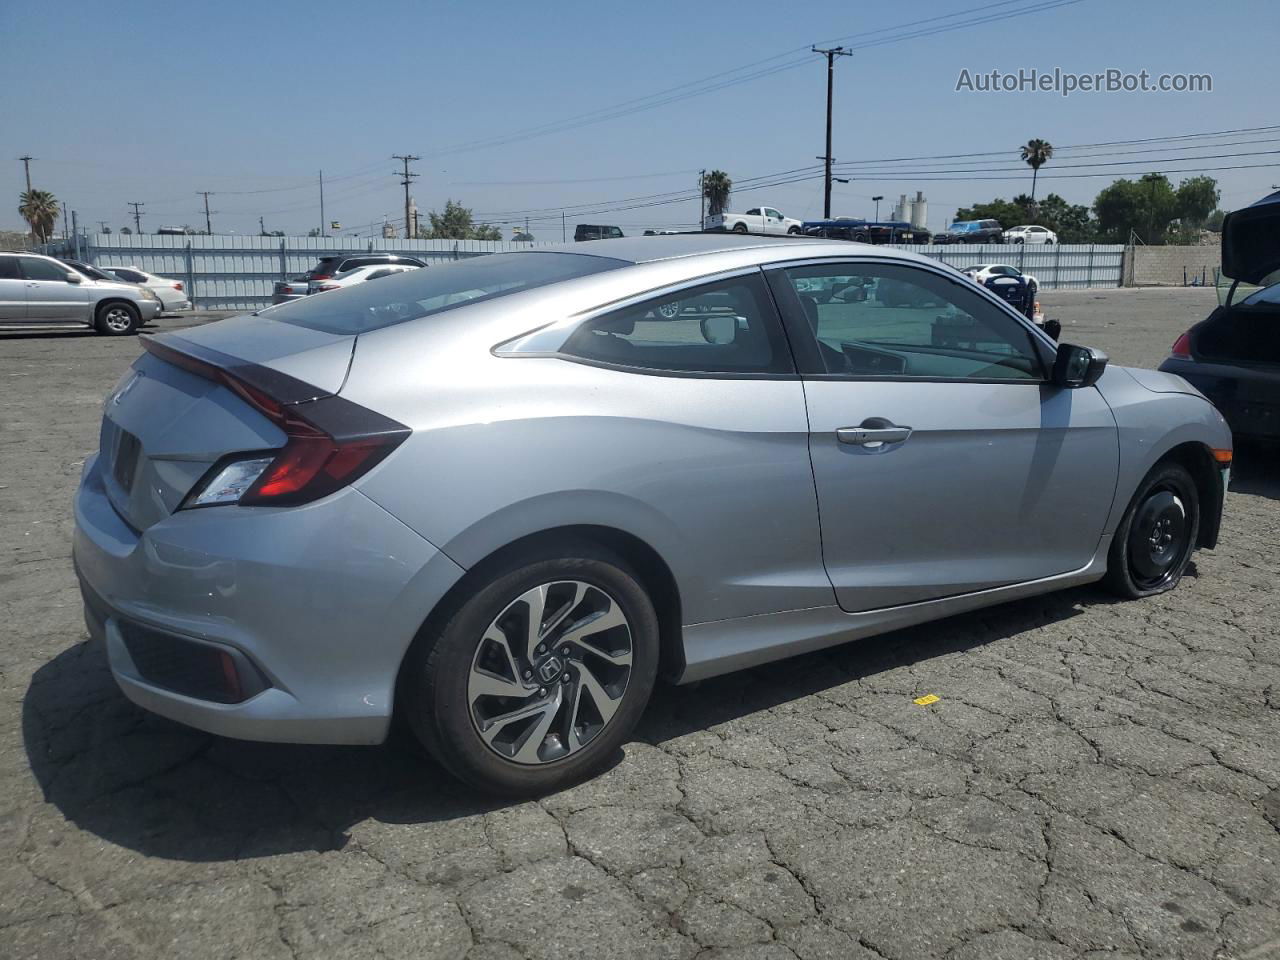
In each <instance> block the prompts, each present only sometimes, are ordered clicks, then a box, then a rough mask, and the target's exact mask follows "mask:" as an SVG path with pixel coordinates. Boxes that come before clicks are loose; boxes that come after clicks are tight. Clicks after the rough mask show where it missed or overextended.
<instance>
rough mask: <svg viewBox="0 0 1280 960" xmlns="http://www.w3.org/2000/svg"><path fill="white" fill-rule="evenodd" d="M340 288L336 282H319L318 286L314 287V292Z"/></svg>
mask: <svg viewBox="0 0 1280 960" xmlns="http://www.w3.org/2000/svg"><path fill="white" fill-rule="evenodd" d="M341 289H342V285H341V284H338V283H322V284H320V286H318V287H316V293H320V292H322V291H324V290H341Z"/></svg>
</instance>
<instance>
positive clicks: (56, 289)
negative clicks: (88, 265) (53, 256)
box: [18, 257, 93, 323]
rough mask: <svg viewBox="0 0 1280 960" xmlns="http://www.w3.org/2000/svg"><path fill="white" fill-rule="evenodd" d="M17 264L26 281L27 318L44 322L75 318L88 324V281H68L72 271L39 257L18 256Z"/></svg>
mask: <svg viewBox="0 0 1280 960" xmlns="http://www.w3.org/2000/svg"><path fill="white" fill-rule="evenodd" d="M18 266H19V269H20V270H21V271H22V275H23V277H24V278H25V280H26V291H27V320H28V321H30V322H31V323H47V322H49V321H54V320H58V321H60V320H78V321H80V322H81V323H89V322H90V321H91V320H92V319H93V318H92V317H91V316H90V315H89V291H88V290H87V289H86V286H87V285H88V283H89V281H87V280H85V281H82V282H80V283H72V282H71V281H70V280H68V279H67V278H68V276H69V275H71V273H72V271H71V268H70V267H64V266H63V265H62V264H60V263H55V262H54V261H53V260H46V259H44V258H43V257H19V258H18Z"/></svg>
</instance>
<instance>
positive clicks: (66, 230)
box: [62, 200, 71, 240]
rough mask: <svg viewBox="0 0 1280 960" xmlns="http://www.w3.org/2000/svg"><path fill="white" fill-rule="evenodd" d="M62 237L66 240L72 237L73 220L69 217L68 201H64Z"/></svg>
mask: <svg viewBox="0 0 1280 960" xmlns="http://www.w3.org/2000/svg"><path fill="white" fill-rule="evenodd" d="M62 237H63V239H64V240H70V239H71V221H70V220H68V219H67V201H65V200H63V201H62Z"/></svg>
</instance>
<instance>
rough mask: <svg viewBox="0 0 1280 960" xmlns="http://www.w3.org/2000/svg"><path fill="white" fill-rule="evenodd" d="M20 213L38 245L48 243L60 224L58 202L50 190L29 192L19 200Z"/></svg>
mask: <svg viewBox="0 0 1280 960" xmlns="http://www.w3.org/2000/svg"><path fill="white" fill-rule="evenodd" d="M18 200H19V203H18V213H20V214H21V215H22V218H23V219H24V220H26V221H27V223H28V224H30V226H31V233H32V234H33V235H34V236H35V239H36V243H46V242H48V240H49V237H50V236H52V235H53V226H54V224H56V223H57V222H58V200H57V198H56V197H55V196H54V195H53V194H52V193H50V192H49V191H48V190H28V191H27V192H26V193H24V194H22V196H21V197H19V198H18Z"/></svg>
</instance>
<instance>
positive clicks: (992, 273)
mask: <svg viewBox="0 0 1280 960" xmlns="http://www.w3.org/2000/svg"><path fill="white" fill-rule="evenodd" d="M964 273H966V274H968V275H969V276H970V277H972V278H973V279H974V281H975V282H977V283H980V284H985V283H986V282H987V281H988V280H992V279H994V278H996V277H1021V278H1022V279H1023V280H1025V281H1027V283H1029V284H1030V285H1031V291H1032V293H1035V292H1036V291H1038V290H1039V289H1040V281H1039V280H1037V279H1036V278H1035V277H1033V276H1032V275H1031V274H1029V273H1023V272H1022V271H1021V270H1019V269H1018V268H1017V267H1011V266H1009V264H1007V263H980V264H978V265H976V266H973V267H965V268H964Z"/></svg>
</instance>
